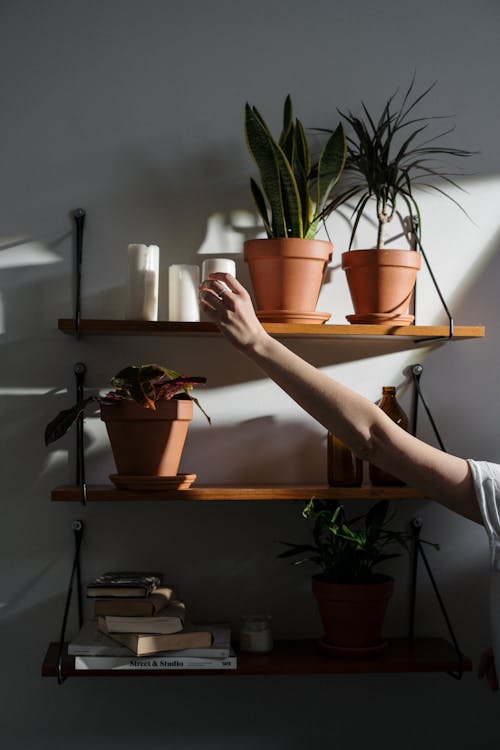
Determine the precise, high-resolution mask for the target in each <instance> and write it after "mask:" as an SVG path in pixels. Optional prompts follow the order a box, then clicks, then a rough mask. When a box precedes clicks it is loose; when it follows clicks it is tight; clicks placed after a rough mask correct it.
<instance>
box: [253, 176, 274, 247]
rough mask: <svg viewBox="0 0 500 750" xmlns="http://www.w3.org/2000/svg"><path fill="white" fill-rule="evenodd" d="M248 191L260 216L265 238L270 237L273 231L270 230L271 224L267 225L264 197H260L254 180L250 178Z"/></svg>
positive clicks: (267, 218)
mask: <svg viewBox="0 0 500 750" xmlns="http://www.w3.org/2000/svg"><path fill="white" fill-rule="evenodd" d="M250 190H251V191H252V196H253V199H254V203H255V206H256V208H257V211H258V213H259V214H260V217H261V219H262V222H263V224H264V229H265V230H266V232H267V236H268V237H272V236H273V230H272V227H271V224H270V223H269V216H268V213H267V204H266V201H265V200H264V196H263V195H262V190H261V189H260V187H259V186H258V185H257V183H256V182H255V180H254V179H252V178H250Z"/></svg>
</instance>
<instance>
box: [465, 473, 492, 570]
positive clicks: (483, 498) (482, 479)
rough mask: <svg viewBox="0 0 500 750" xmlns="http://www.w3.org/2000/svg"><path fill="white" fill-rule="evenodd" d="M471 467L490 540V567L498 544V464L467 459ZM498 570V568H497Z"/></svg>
mask: <svg viewBox="0 0 500 750" xmlns="http://www.w3.org/2000/svg"><path fill="white" fill-rule="evenodd" d="M468 464H469V466H470V468H471V472H472V478H473V480H474V491H475V493H476V499H477V502H478V505H479V509H480V511H481V515H482V517H483V523H484V526H485V528H486V532H487V534H488V538H489V540H490V548H491V551H492V560H491V562H492V567H496V565H495V566H494V563H495V562H497V563H498V562H500V561H495V559H494V558H495V552H496V553H497V557H500V555H499V554H498V548H499V546H500V512H499V508H500V465H499V464H492V463H489V462H488V461H474V460H472V459H469V460H468ZM497 570H500V568H497Z"/></svg>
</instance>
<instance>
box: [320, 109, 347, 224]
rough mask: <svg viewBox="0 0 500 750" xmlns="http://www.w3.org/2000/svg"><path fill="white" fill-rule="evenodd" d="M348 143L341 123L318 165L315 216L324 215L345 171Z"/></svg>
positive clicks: (322, 153)
mask: <svg viewBox="0 0 500 750" xmlns="http://www.w3.org/2000/svg"><path fill="white" fill-rule="evenodd" d="M346 156H347V143H346V138H345V134H344V128H343V127H342V124H341V123H339V124H338V126H337V127H336V129H335V130H334V132H333V133H332V135H331V136H330V138H329V139H328V140H327V142H326V143H325V145H324V147H323V151H322V152H321V156H320V158H319V163H318V177H317V186H316V189H317V197H316V210H315V215H316V216H317V215H319V214H321V213H322V211H323V209H324V207H325V205H326V202H327V200H328V197H329V195H330V193H331V191H332V189H333V188H334V187H335V185H336V184H337V182H338V180H339V178H340V175H341V174H342V170H343V169H344V165H345V161H346Z"/></svg>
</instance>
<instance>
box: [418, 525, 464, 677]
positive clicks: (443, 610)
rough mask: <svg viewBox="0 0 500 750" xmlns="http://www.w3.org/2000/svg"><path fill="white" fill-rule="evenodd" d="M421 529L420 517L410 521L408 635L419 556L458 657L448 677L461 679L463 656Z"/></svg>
mask: <svg viewBox="0 0 500 750" xmlns="http://www.w3.org/2000/svg"><path fill="white" fill-rule="evenodd" d="M421 529H422V519H421V518H414V519H413V520H412V522H411V530H412V535H413V544H414V549H413V562H412V581H411V586H412V592H411V608H410V624H409V632H408V636H409V638H410V640H412V639H413V636H414V629H415V599H416V586H417V568H418V559H419V556H420V557H421V559H422V561H423V563H424V565H425V569H426V571H427V575H428V576H429V580H430V582H431V584H432V588H433V590H434V594H435V595H436V599H437V601H438V604H439V608H440V610H441V613H442V615H443V617H444V620H445V623H446V627H447V629H448V633H449V634H450V638H451V640H452V643H453V646H454V648H455V651H456V654H457V659H458V670H457V671H456V672H448V674H449V675H450V677H454V678H455V679H456V680H461V679H462V676H463V673H464V656H463V654H462V651H461V649H460V646H459V645H458V641H457V638H456V636H455V632H454V630H453V627H452V624H451V620H450V618H449V615H448V612H447V610H446V607H445V604H444V601H443V598H442V596H441V594H440V592H439V589H438V586H437V583H436V579H435V577H434V574H433V572H432V570H431V566H430V565H429V561H428V560H427V556H426V554H425V552H424V549H423V543H422V540H421V539H420V531H421Z"/></svg>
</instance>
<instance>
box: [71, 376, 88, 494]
mask: <svg viewBox="0 0 500 750" xmlns="http://www.w3.org/2000/svg"><path fill="white" fill-rule="evenodd" d="M73 372H74V374H75V379H76V401H77V403H81V402H82V401H83V398H84V392H83V383H84V380H85V373H86V372H87V367H86V366H85V364H84V363H83V362H77V363H76V364H75V365H73ZM83 420H84V415H83V410H82V411H81V412H80V414H79V415H78V418H77V420H76V484H77V485H79V487H80V490H81V495H80V502H81V503H82V505H86V504H87V482H86V480H85V445H84V439H85V436H84V429H83V426H84V422H83Z"/></svg>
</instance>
